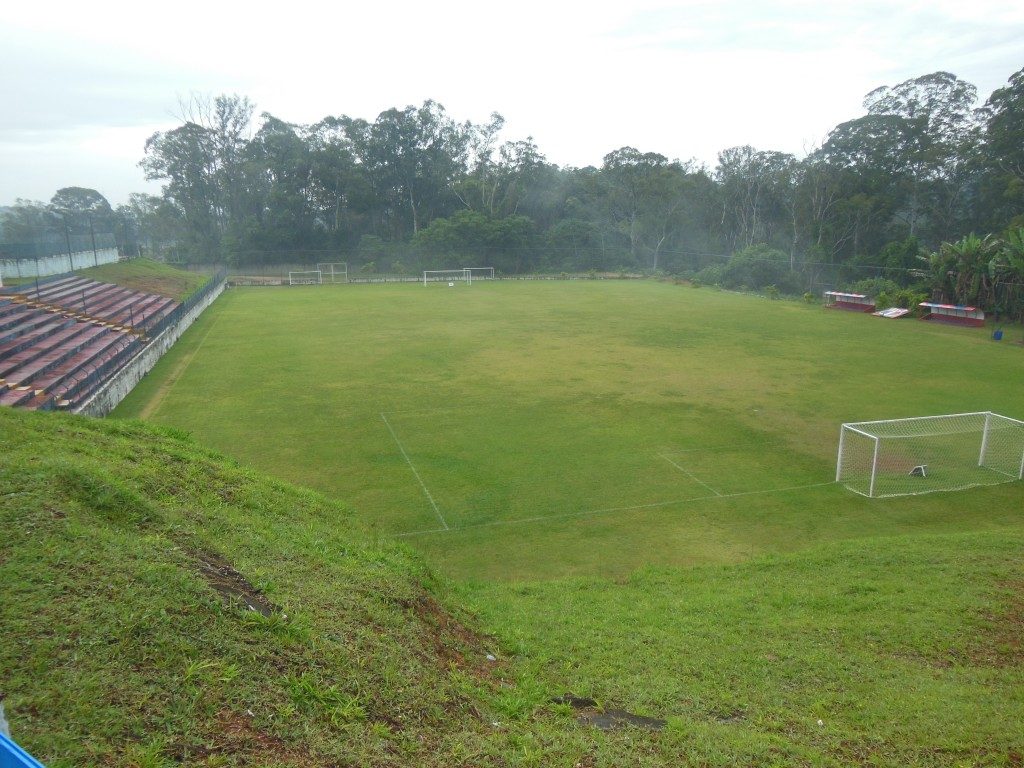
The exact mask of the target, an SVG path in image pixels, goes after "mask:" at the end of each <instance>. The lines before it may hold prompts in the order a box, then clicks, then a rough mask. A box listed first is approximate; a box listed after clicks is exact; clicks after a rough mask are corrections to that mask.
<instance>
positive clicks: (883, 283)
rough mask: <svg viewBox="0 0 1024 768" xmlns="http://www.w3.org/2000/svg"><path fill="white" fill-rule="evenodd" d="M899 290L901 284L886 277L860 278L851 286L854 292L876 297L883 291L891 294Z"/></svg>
mask: <svg viewBox="0 0 1024 768" xmlns="http://www.w3.org/2000/svg"><path fill="white" fill-rule="evenodd" d="M899 290H900V286H899V285H898V284H897V283H894V282H893V281H892V280H887V279H886V278H884V277H869V278H867V279H865V280H858V281H857V282H856V283H854V284H853V285H851V286H850V291H851V292H853V293H863V294H865V295H866V296H875V297H879V296H881V294H883V293H885V294H888V295H890V296H891V295H893V294H895V293H898V292H899Z"/></svg>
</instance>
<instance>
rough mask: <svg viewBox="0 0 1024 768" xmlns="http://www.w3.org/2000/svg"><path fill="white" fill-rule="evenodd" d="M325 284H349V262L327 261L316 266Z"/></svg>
mask: <svg viewBox="0 0 1024 768" xmlns="http://www.w3.org/2000/svg"><path fill="white" fill-rule="evenodd" d="M316 268H317V270H319V272H320V274H321V275H322V276H323V281H324V282H325V283H347V282H348V262H345V261H325V262H322V263H320V264H317V265H316Z"/></svg>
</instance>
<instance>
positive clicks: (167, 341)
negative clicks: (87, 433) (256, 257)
mask: <svg viewBox="0 0 1024 768" xmlns="http://www.w3.org/2000/svg"><path fill="white" fill-rule="evenodd" d="M225 285H226V283H224V282H221V283H220V284H219V285H218V286H217V287H216V288H214V289H213V290H211V291H210V293H209V294H208V295H207V296H206V297H204V298H203V299H202V300H200V301H199V303H198V304H196V305H195V306H194V307H192V309H190V310H189V311H188V312H186V313H185V315H184V316H183V317H182V318H181V320H179V321H178V322H177V323H175V324H174V325H172V326H170V327H169V328H167V329H165V330H164V331H163V333H161V334H160V335H159V336H157V337H155V338H154V339H152V340H151V341H150V342H149V344H147V345H146V346H145V347H143V348H142V351H141V352H139V354H137V355H136V356H135V357H133V358H132V359H131V361H130V362H129V363H128V364H127V365H126V366H125V367H124V368H122V369H121V370H120V371H118V372H117V373H115V374H114V375H113V376H112V377H111V378H110V380H109V381H107V383H106V384H104V385H103V386H102V387H101V388H100V389H98V390H96V392H94V393H93V395H92V397H90V398H89V399H88V400H86V401H85V402H84V403H82V404H81V405H80V406H78V407H77V408H75V413H81V414H84V415H86V416H97V417H103V416H106V415H107V414H108V413H110V412H111V411H112V410H114V406H116V405H117V404H118V403H120V402H121V401H122V400H124V399H125V397H127V395H128V393H129V392H131V391H132V390H133V389H135V385H136V384H138V383H139V382H140V381H141V380H142V377H143V376H145V375H146V374H147V373H149V372H150V371H151V370H153V366H154V365H156V362H157V360H159V359H160V358H161V357H163V356H164V353H165V352H166V351H167V350H168V349H170V348H171V347H172V346H174V342H176V341H177V340H178V339H179V337H180V336H181V334H183V333H184V332H185V331H186V330H187V329H188V327H189V326H190V325H192V323H194V322H195V320H196V318H197V317H199V316H200V315H201V314H202V313H203V310H205V309H206V308H207V307H208V306H210V305H211V304H212V303H213V302H214V300H215V299H216V298H217V297H218V296H220V295H221V294H222V293H223V292H224V287H225Z"/></svg>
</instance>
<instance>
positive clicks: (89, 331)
mask: <svg viewBox="0 0 1024 768" xmlns="http://www.w3.org/2000/svg"><path fill="white" fill-rule="evenodd" d="M104 333H110V331H109V330H108V329H106V328H102V327H100V326H96V325H88V324H85V323H79V324H78V325H77V327H75V326H72V327H71V328H69V329H65V330H64V331H61V332H59V333H55V334H52V335H51V336H50V337H49V338H47V339H44V340H43V341H41V342H40V343H39V344H37V345H35V346H33V347H30V348H29V349H27V350H24V351H22V352H20V353H18V354H17V355H12V356H11V357H10V358H9V359H4V360H3V361H0V379H2V380H3V381H4V382H5V383H7V384H9V385H11V386H17V385H19V384H31V383H32V382H33V381H35V380H36V379H37V378H38V377H40V376H43V375H44V374H46V373H47V372H48V371H50V369H52V368H55V367H56V366H58V365H60V364H61V363H63V362H64V361H65V360H67V359H68V358H69V357H71V356H72V355H76V354H78V353H79V352H80V351H81V350H82V349H84V348H85V347H86V346H88V345H89V344H91V343H92V342H93V341H95V340H97V339H98V338H99V337H100V336H102V334H104Z"/></svg>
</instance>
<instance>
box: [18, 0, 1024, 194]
mask: <svg viewBox="0 0 1024 768" xmlns="http://www.w3.org/2000/svg"><path fill="white" fill-rule="evenodd" d="M1022 8H1024V7H1022V6H1020V4H1019V3H1010V2H1003V1H1002V0H989V1H986V2H975V3H972V4H970V5H969V6H965V5H963V4H962V3H959V2H952V1H951V0H932V1H930V2H912V3H909V4H902V5H898V6H894V5H892V4H890V3H888V2H886V3H883V2H878V0H868V1H867V2H859V3H853V2H850V3H829V4H819V3H814V2H810V1H809V0H772V1H771V2H753V0H751V1H750V2H736V1H733V2H713V1H712V0H693V1H690V2H667V1H663V0H640V1H639V2H634V3H629V4H624V3H621V2H616V3H611V2H581V1H580V0H571V1H569V2H551V0H547V2H541V1H540V0H526V1H525V2H522V3H518V4H514V5H509V4H500V5H499V4H488V3H479V2H467V1H465V0H446V1H443V2H435V3H422V2H398V3H394V2H392V3H377V4H359V5H350V4H345V5H342V4H337V3H317V2H308V1H305V0H298V1H296V2H292V3H289V4H284V5H282V4H270V3H246V4H241V3H216V2H209V0H206V2H198V1H197V0H183V1H182V2H179V3H176V4H174V5H170V6H168V5H164V6H154V5H152V4H150V5H147V4H141V3H137V2H132V3H125V2H94V3H90V4H86V3H71V2H65V1H64V0H60V2H57V3H49V4H47V6H46V7H45V8H43V7H42V6H31V5H25V4H18V5H16V6H12V7H11V8H6V9H5V23H4V26H3V28H2V29H0V67H3V71H4V72H5V76H4V78H2V79H0V103H3V104H5V107H7V108H6V109H5V110H4V111H3V112H2V113H0V164H2V165H0V171H2V172H0V203H3V202H7V201H10V200H12V199H13V198H14V197H16V196H22V197H24V196H30V197H41V198H46V197H49V195H51V194H52V192H53V190H55V189H56V188H57V187H59V186H66V185H67V184H72V183H73V184H80V185H82V186H93V187H96V188H98V189H100V190H101V191H103V192H104V193H105V194H107V195H108V196H109V197H110V198H111V199H112V200H113V201H115V202H118V201H121V200H123V199H124V198H125V197H126V196H127V194H128V192H130V191H133V190H136V189H141V188H143V187H144V186H145V182H144V181H143V179H142V174H141V171H140V170H139V169H138V167H137V163H138V160H139V159H141V156H142V144H143V142H144V140H145V137H146V135H148V133H149V132H152V131H153V130H156V129H158V128H162V127H163V128H166V127H171V126H173V125H174V124H176V121H175V118H174V116H173V115H174V113H175V111H176V106H177V102H178V99H179V98H180V97H182V96H187V95H188V94H189V92H192V91H198V92H205V93H221V92H228V93H232V92H237V93H242V94H244V95H248V96H249V97H250V98H251V99H252V100H253V101H254V102H255V103H256V104H257V108H258V109H259V110H260V111H264V110H265V111H269V112H271V113H273V114H275V115H277V116H278V117H281V118H283V119H286V120H289V121H292V122H311V121H314V120H317V119H319V118H321V117H324V116H325V115H328V114H349V115H353V116H359V117H365V118H368V119H372V118H373V117H374V116H375V115H376V114H377V113H378V112H380V111H382V110H384V109H387V108H389V107H392V106H404V105H406V104H419V103H421V102H422V101H424V100H425V99H428V98H432V99H435V100H437V101H439V102H441V103H442V104H444V105H445V106H446V107H447V109H448V111H449V113H450V114H452V115H453V116H454V117H455V118H457V119H472V120H474V121H482V120H485V119H486V118H487V116H488V115H489V114H490V112H492V111H498V112H501V113H502V114H503V115H505V117H506V118H507V121H508V122H507V126H508V127H507V133H508V134H509V135H510V136H512V137H523V136H526V135H527V134H531V135H533V136H534V138H535V139H536V140H537V143H538V145H539V146H540V149H541V150H542V151H543V152H545V153H546V154H547V155H548V157H549V159H551V160H552V161H554V162H557V163H560V164H571V165H587V164H599V163H600V162H601V158H602V157H603V155H604V154H606V153H607V152H609V151H611V150H613V149H616V148H617V147H619V146H622V145H624V144H630V145H633V146H636V147H638V148H640V149H643V150H645V151H658V152H661V153H662V154H665V155H668V156H670V157H681V158H684V159H685V158H688V157H691V156H696V157H698V158H699V159H701V160H704V161H707V162H713V161H714V157H715V155H716V153H717V152H718V151H719V150H721V149H723V148H725V147H728V146H732V145H735V144H746V143H749V144H753V145H755V146H757V147H759V148H771V149H780V150H784V151H790V152H794V153H798V154H799V153H802V152H803V150H805V149H806V148H807V147H808V146H809V145H810V144H812V143H815V142H818V141H820V140H821V139H822V138H823V137H824V136H825V134H826V133H827V132H828V130H829V129H830V128H832V127H834V126H835V125H836V124H837V123H839V122H841V121H843V120H847V119H850V118H852V117H855V116H857V115H858V114H860V102H861V99H862V98H863V96H864V94H865V93H866V92H867V91H869V90H871V89H872V88H874V87H876V86H878V85H882V84H895V83H897V82H899V81H900V80H903V79H906V78H909V77H915V76H918V75H921V74H926V73H928V72H932V71H935V70H938V69H943V70H948V71H952V72H955V73H956V74H957V75H959V76H960V77H962V78H964V79H967V80H969V81H971V82H974V83H975V84H977V85H978V87H979V91H980V93H981V94H982V95H983V96H984V95H987V93H989V92H991V90H993V89H994V88H996V87H999V86H1000V85H1002V84H1003V83H1004V82H1005V81H1006V79H1007V77H1008V76H1009V75H1010V74H1011V73H1012V72H1013V71H1015V70H1016V69H1018V68H1019V67H1020V65H1021V62H1020V60H1019V59H1020V56H1019V42H1018V41H1019V39H1020V36H1021V33H1022V32H1024V9H1022Z"/></svg>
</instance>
